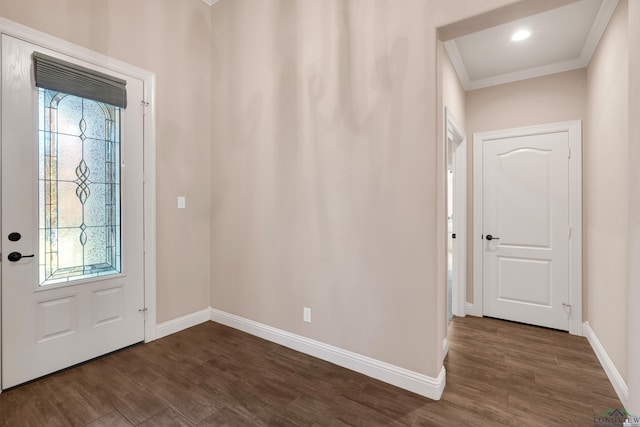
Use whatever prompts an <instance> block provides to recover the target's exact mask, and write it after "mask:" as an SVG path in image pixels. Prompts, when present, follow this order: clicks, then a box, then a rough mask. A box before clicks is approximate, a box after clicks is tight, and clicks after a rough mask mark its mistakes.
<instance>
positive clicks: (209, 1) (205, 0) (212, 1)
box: [202, 0, 220, 6]
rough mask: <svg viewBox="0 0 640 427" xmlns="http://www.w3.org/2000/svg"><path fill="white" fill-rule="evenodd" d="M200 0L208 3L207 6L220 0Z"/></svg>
mask: <svg viewBox="0 0 640 427" xmlns="http://www.w3.org/2000/svg"><path fill="white" fill-rule="evenodd" d="M202 1H203V2H205V3H206V4H208V5H209V6H213V5H214V4H216V3H218V2H219V1H220V0H202Z"/></svg>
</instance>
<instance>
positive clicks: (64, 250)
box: [38, 88, 122, 286]
mask: <svg viewBox="0 0 640 427" xmlns="http://www.w3.org/2000/svg"><path fill="white" fill-rule="evenodd" d="M38 96H39V112H38V117H39V127H38V134H39V165H40V166H39V172H38V176H39V193H40V194H39V224H40V233H39V235H40V286H46V285H51V284H55V283H64V282H69V281H73V280H81V279H87V278H91V277H98V276H106V275H111V274H118V273H120V272H121V271H122V269H121V258H120V256H121V249H120V243H121V236H120V230H121V223H120V193H121V189H120V108H119V107H115V106H113V105H109V104H105V103H101V102H96V101H92V100H88V99H84V98H80V97H77V96H73V95H68V94H64V93H60V92H55V91H51V90H48V89H42V88H40V89H38Z"/></svg>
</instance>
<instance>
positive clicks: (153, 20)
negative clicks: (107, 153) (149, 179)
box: [0, 0, 211, 322]
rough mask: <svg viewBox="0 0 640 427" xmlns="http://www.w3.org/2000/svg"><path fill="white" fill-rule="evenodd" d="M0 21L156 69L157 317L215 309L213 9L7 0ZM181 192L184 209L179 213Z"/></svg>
mask: <svg viewBox="0 0 640 427" xmlns="http://www.w3.org/2000/svg"><path fill="white" fill-rule="evenodd" d="M0 17H3V18H6V19H10V20H13V21H16V22H18V23H21V24H24V25H27V26H29V27H32V28H35V29H37V30H40V31H44V32H46V33H49V34H51V35H54V36H57V37H60V38H63V39H65V40H67V41H70V42H72V43H76V44H78V45H80V46H83V47H86V48H89V49H92V50H94V51H97V52H100V53H103V54H107V55H110V56H112V57H114V58H116V59H119V60H121V61H125V62H128V63H130V64H133V65H136V66H138V67H141V68H145V69H147V70H149V71H152V72H154V73H156V75H157V102H156V108H157V185H158V194H157V196H158V199H157V215H158V224H157V239H158V269H157V275H158V285H157V292H158V321H159V322H163V321H166V320H169V319H173V318H175V317H179V316H182V315H185V314H189V313H192V312H194V311H196V310H200V309H203V308H206V307H208V306H209V294H210V283H211V279H210V272H209V269H208V267H207V266H208V264H209V261H210V240H209V238H210V231H209V230H210V227H211V215H210V197H209V194H210V190H209V189H210V185H211V184H210V182H211V180H210V172H209V169H210V167H209V166H210V155H209V152H210V144H211V127H210V117H211V100H210V95H209V94H210V92H211V89H210V87H211V77H210V76H211V54H210V52H211V51H210V45H211V42H210V39H211V19H210V9H209V7H208V6H206V5H205V4H204V3H203V2H201V1H197V0H193V1H183V0H180V1H175V0H135V1H132V0H109V1H94V0H55V1H51V0H20V1H15V0H0ZM131 102H136V101H134V100H131ZM178 195H185V196H186V197H187V209H185V210H181V211H178V210H177V209H176V197H177V196H178Z"/></svg>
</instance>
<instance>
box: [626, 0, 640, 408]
mask: <svg viewBox="0 0 640 427" xmlns="http://www.w3.org/2000/svg"><path fill="white" fill-rule="evenodd" d="M629 76H636V77H635V78H630V79H629V103H630V105H629V118H634V119H631V120H629V158H628V161H627V164H628V165H629V197H628V199H629V253H628V257H627V259H628V260H629V277H628V278H627V279H628V283H629V298H628V299H629V304H628V310H629V312H628V313H629V320H628V322H627V324H628V325H629V331H628V333H627V336H628V337H629V342H628V347H629V350H628V352H627V354H628V356H627V364H628V366H629V371H628V372H627V378H628V379H627V384H628V386H629V405H628V407H627V410H628V411H629V412H630V413H632V414H640V363H638V361H639V360H640V310H638V307H640V263H638V262H637V261H638V260H639V259H640V197H638V194H640V168H639V167H638V165H640V120H637V118H639V117H640V78H638V76H640V2H637V1H633V2H630V3H629Z"/></svg>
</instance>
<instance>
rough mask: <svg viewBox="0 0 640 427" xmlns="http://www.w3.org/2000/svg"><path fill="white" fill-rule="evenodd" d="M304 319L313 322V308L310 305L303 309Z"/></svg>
mask: <svg viewBox="0 0 640 427" xmlns="http://www.w3.org/2000/svg"><path fill="white" fill-rule="evenodd" d="M302 320H304V321H305V322H307V323H311V309H310V308H309V307H305V308H304V310H303V311H302Z"/></svg>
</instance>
